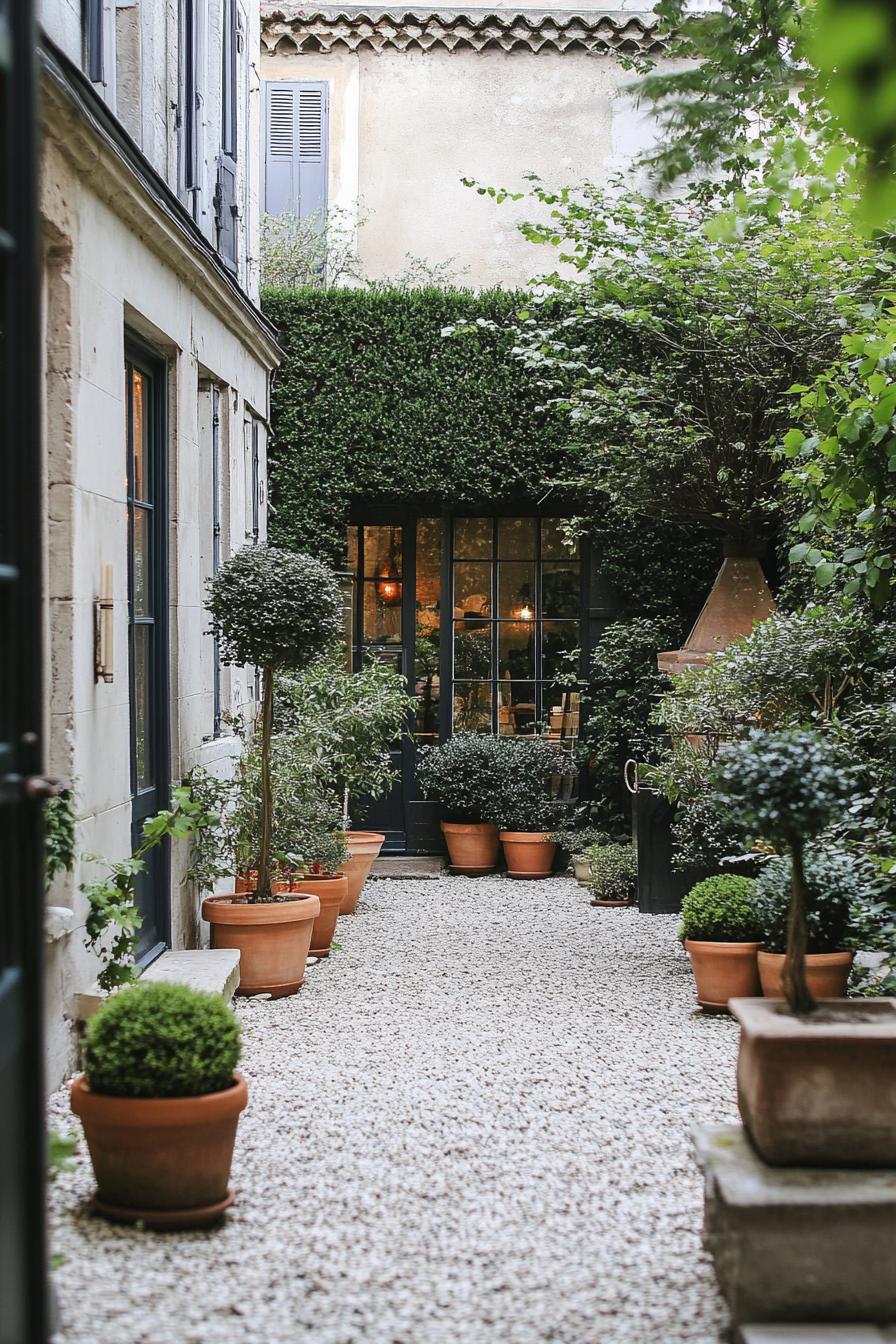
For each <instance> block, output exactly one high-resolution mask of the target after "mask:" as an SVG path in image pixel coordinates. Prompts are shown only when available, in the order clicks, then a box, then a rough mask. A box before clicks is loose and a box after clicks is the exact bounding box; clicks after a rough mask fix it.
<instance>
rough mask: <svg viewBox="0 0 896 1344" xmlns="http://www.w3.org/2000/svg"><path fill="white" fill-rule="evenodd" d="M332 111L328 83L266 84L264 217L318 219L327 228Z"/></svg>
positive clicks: (293, 82)
mask: <svg viewBox="0 0 896 1344" xmlns="http://www.w3.org/2000/svg"><path fill="white" fill-rule="evenodd" d="M329 111H330V103H329V85H328V84H327V83H326V82H324V81H316V80H293V81H276V82H274V81H270V82H268V83H267V84H266V85H265V155H264V209H265V213H266V214H269V215H287V214H289V215H297V216H298V217H299V218H300V219H310V218H312V217H317V218H319V219H320V221H321V225H323V222H324V219H325V216H326V212H327V160H328V139H329Z"/></svg>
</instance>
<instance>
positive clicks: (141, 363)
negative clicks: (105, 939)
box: [125, 341, 170, 962]
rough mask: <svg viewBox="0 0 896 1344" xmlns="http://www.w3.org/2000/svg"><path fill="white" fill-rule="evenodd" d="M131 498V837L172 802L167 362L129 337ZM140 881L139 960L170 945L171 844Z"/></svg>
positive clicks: (154, 855) (151, 859)
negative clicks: (169, 683)
mask: <svg viewBox="0 0 896 1344" xmlns="http://www.w3.org/2000/svg"><path fill="white" fill-rule="evenodd" d="M125 391H126V407H127V442H126V456H127V496H128V676H129V684H130V706H131V712H130V737H131V797H132V803H131V818H132V828H133V840H134V843H135V844H136V843H138V841H139V838H140V832H141V830H142V827H143V823H144V821H145V820H146V818H147V817H151V816H153V815H154V814H155V813H156V812H158V811H159V810H160V809H161V808H163V807H166V806H167V805H168V799H169V782H170V743H169V705H168V488H167V487H168V452H167V416H166V402H167V398H166V365H165V362H164V360H161V359H159V358H158V356H156V355H154V354H153V352H152V351H151V350H148V349H146V348H145V347H144V346H142V345H140V344H138V343H137V342H134V341H128V343H127V346H126V358H125ZM146 862H147V870H146V872H145V873H142V874H141V875H140V878H139V879H138V883H137V903H138V906H139V909H140V914H141V917H142V920H143V923H142V926H141V929H140V939H139V944H138V949H137V955H138V959H139V960H140V961H142V962H146V961H150V960H152V958H153V957H154V956H156V955H158V953H159V952H161V951H162V950H163V949H164V948H165V947H166V946H167V945H168V940H169V926H170V889H169V879H170V860H169V850H168V846H167V844H165V845H160V846H158V848H156V849H154V850H152V851H151V852H150V854H149V855H148V856H147V861H146Z"/></svg>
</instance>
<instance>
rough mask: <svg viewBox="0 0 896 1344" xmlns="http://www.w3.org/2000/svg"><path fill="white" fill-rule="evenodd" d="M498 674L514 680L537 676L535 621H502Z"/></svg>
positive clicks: (499, 632)
mask: <svg viewBox="0 0 896 1344" xmlns="http://www.w3.org/2000/svg"><path fill="white" fill-rule="evenodd" d="M498 675H499V676H501V677H504V676H508V677H510V678H511V680H512V681H517V680H520V681H521V680H523V679H524V678H526V677H534V676H535V622H534V621H502V622H501V624H500V625H499V626H498ZM552 675H553V674H552Z"/></svg>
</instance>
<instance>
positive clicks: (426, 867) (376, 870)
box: [370, 854, 445, 881]
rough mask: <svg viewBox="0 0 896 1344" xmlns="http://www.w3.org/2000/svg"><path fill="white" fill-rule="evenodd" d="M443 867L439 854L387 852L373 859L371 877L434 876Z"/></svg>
mask: <svg viewBox="0 0 896 1344" xmlns="http://www.w3.org/2000/svg"><path fill="white" fill-rule="evenodd" d="M444 868H445V860H444V859H443V858H442V857H441V855H439V854H416V855H415V854H387V855H386V856H385V857H384V858H379V859H376V860H375V861H374V865H373V867H372V868H371V870H370V876H371V877H401V878H419V879H422V880H423V881H426V880H428V879H429V878H436V877H438V876H439V874H440V873H441V872H442V871H443V870H444Z"/></svg>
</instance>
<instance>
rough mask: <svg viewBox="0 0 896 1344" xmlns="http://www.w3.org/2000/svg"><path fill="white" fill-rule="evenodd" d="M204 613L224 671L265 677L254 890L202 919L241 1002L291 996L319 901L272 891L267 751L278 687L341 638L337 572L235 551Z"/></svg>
mask: <svg viewBox="0 0 896 1344" xmlns="http://www.w3.org/2000/svg"><path fill="white" fill-rule="evenodd" d="M207 605H208V611H209V613H210V615H211V618H212V632H213V633H214V634H215V635H216V636H217V638H218V640H219V643H220V649H221V657H222V658H223V660H224V661H225V662H229V663H236V664H254V665H255V666H257V667H259V668H260V669H261V673H262V697H261V711H260V723H259V725H258V736H259V759H258V789H259V794H258V816H259V840H258V855H257V861H256V862H255V863H253V864H251V865H250V867H249V871H250V872H252V873H254V874H255V887H254V890H251V891H248V892H245V893H242V894H236V895H233V896H212V897H209V898H207V899H206V900H205V901H204V902H203V907H202V911H203V916H204V918H205V919H207V920H208V922H209V923H210V924H211V926H212V940H213V945H214V946H215V947H237V948H239V950H240V986H239V991H238V992H239V993H243V994H247V993H249V994H252V993H254V994H257V993H260V992H262V991H266V992H268V993H270V994H273V995H276V996H279V995H284V994H293V993H295V991H296V990H297V989H298V987H299V985H300V984H301V982H302V978H303V974H304V966H305V959H306V956H307V953H308V948H309V946H310V940H311V930H312V924H313V921H314V919H315V917H316V916H317V915H318V914H319V913H320V902H319V900H318V898H317V897H316V896H313V895H301V894H299V895H298V896H292V895H291V894H290V893H284V892H282V891H279V892H278V891H275V890H274V887H273V885H272V879H273V878H274V877H275V876H276V873H275V869H274V849H273V826H274V797H273V788H272V770H271V751H272V739H273V718H274V678H275V674H276V673H277V672H280V671H288V670H294V671H297V670H299V669H301V668H303V667H306V666H307V665H308V664H309V663H311V662H313V660H314V659H315V658H318V657H320V655H321V654H322V653H323V652H324V651H325V650H326V649H327V648H329V647H330V646H331V645H332V644H333V643H334V642H335V641H336V640H337V639H338V638H339V635H340V633H341V630H342V620H343V611H342V597H341V594H340V592H339V586H338V583H337V581H336V578H335V576H334V574H333V572H332V571H331V570H330V569H328V568H327V567H326V565H323V564H321V562H320V561H318V560H315V559H313V557H311V556H308V555H301V554H298V553H296V552H294V551H286V550H280V549H278V548H275V547H272V546H246V547H244V548H243V549H242V550H240V551H237V552H236V553H235V554H234V555H233V556H232V557H231V558H230V560H228V561H227V563H226V564H225V565H223V566H222V568H221V569H220V570H219V572H218V573H217V574H216V575H215V576H214V578H213V579H212V580H211V582H210V584H209V596H208V604H207Z"/></svg>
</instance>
